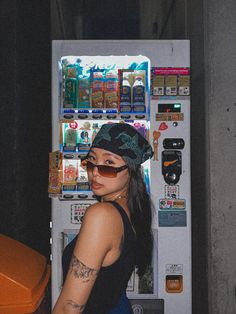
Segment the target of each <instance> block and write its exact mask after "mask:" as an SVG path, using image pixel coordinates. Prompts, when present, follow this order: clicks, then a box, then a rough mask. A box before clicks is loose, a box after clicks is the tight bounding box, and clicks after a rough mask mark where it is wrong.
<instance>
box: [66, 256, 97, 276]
mask: <svg viewBox="0 0 236 314" xmlns="http://www.w3.org/2000/svg"><path fill="white" fill-rule="evenodd" d="M70 267H71V273H73V275H74V277H75V278H80V279H82V281H83V282H89V281H90V280H93V281H95V279H96V276H97V274H98V270H97V269H93V268H90V267H88V266H86V265H84V264H83V263H82V262H81V261H80V260H78V258H77V257H76V256H75V255H74V254H73V255H72V259H71V263H70Z"/></svg>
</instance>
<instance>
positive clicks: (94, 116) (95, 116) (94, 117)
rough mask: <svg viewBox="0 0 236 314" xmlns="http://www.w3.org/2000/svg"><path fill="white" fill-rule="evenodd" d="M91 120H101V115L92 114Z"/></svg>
mask: <svg viewBox="0 0 236 314" xmlns="http://www.w3.org/2000/svg"><path fill="white" fill-rule="evenodd" d="M92 117H93V119H102V115H101V114H94V115H93V116H92Z"/></svg>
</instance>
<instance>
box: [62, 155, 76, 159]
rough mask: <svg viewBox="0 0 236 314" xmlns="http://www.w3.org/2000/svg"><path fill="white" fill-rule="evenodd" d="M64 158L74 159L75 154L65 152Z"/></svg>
mask: <svg viewBox="0 0 236 314" xmlns="http://www.w3.org/2000/svg"><path fill="white" fill-rule="evenodd" d="M64 158H66V159H73V158H74V155H73V154H65V155H64Z"/></svg>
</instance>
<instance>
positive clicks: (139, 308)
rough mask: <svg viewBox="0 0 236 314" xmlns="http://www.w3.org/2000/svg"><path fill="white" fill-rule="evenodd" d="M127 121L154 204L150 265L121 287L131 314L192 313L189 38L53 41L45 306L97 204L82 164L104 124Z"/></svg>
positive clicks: (54, 294)
mask: <svg viewBox="0 0 236 314" xmlns="http://www.w3.org/2000/svg"><path fill="white" fill-rule="evenodd" d="M111 122H117V123H123V122H125V123H129V124H131V125H132V126H134V127H135V128H136V129H137V130H138V131H139V132H140V133H141V134H142V135H143V136H144V137H146V138H147V139H148V140H149V141H150V143H151V145H152V146H153V150H154V156H153V158H152V159H151V160H148V161H146V162H145V163H144V164H143V165H142V167H143V173H144V181H145V184H146V187H147V191H148V192H149V193H150V195H151V198H152V202H153V205H154V213H153V226H152V229H153V235H154V247H153V259H152V263H151V265H150V267H149V268H148V269H147V271H146V274H145V275H144V276H143V277H142V278H141V279H139V278H138V275H137V274H136V272H135V271H134V272H133V274H132V276H131V278H130V280H129V283H128V287H127V296H128V297H129V299H130V301H131V304H132V308H133V311H134V313H144V314H145V313H147V314H148V313H165V314H172V313H175V314H190V313H191V190H190V56H189V41H186V40H184V41H182V40H181V41H158V40H157V41H150V40H145V41H137V40H134V41H114V40H112V41H109V40H108V41H91V40H83V41H82V40H75V41H53V51H52V153H50V156H49V195H50V197H51V198H52V303H53V304H52V305H54V303H55V302H56V299H57V297H58V295H59V292H60V289H61V286H62V267H61V258H62V252H63V249H64V247H65V246H66V245H67V244H68V243H69V242H70V241H71V240H72V239H73V238H74V237H75V236H76V235H77V234H78V233H79V230H80V226H81V223H82V220H83V215H84V213H85V211H86V209H87V208H88V206H90V205H91V204H93V203H94V202H96V199H95V197H94V195H93V193H92V191H91V189H90V186H89V182H88V178H87V172H86V169H85V168H84V164H83V158H84V157H85V156H86V154H87V153H88V151H89V149H90V147H91V144H92V142H93V139H94V138H95V136H96V134H97V132H98V131H99V130H100V128H101V126H102V125H103V124H106V123H111Z"/></svg>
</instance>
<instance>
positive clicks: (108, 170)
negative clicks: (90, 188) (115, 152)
mask: <svg viewBox="0 0 236 314" xmlns="http://www.w3.org/2000/svg"><path fill="white" fill-rule="evenodd" d="M94 167H97V168H98V172H99V174H100V175H101V176H103V177H107V178H115V177H116V176H117V174H116V171H115V169H114V168H113V167H110V166H103V165H98V166H96V165H95V164H93V163H92V162H90V161H87V162H86V168H87V171H93V168H94Z"/></svg>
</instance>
